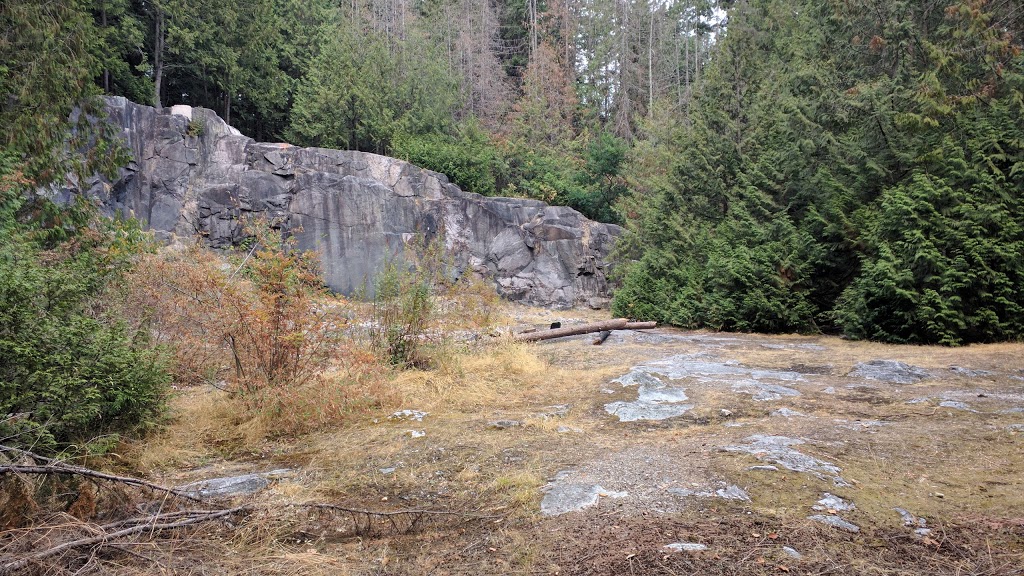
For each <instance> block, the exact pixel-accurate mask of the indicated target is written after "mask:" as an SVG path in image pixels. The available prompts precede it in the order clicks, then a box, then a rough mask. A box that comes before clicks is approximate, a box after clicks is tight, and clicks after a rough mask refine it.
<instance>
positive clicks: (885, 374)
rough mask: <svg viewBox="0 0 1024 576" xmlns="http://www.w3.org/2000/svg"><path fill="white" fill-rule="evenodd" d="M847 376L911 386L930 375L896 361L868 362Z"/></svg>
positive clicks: (858, 365)
mask: <svg viewBox="0 0 1024 576" xmlns="http://www.w3.org/2000/svg"><path fill="white" fill-rule="evenodd" d="M847 376H859V377H861V378H866V379H868V380H880V381H882V382H892V383H894V384H913V383H914V382H918V381H920V380H924V379H925V378H928V377H930V376H931V373H930V372H928V371H927V370H925V369H924V368H918V367H917V366H911V365H910V364H907V363H904V362H899V361H897V360H868V361H867V362H861V363H860V364H857V365H856V366H854V367H853V370H852V371H851V372H850V373H849V374H847Z"/></svg>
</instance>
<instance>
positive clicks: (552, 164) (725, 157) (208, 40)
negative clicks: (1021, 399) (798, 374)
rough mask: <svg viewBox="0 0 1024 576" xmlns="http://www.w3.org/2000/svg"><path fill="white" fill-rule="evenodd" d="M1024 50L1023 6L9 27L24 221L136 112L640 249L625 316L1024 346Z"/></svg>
mask: <svg viewBox="0 0 1024 576" xmlns="http://www.w3.org/2000/svg"><path fill="white" fill-rule="evenodd" d="M1022 36H1024V7H1022V5H1021V4H1020V3H1019V2H1016V1H1013V0H942V1H941V2H940V1H936V0H827V1H812V0H722V1H718V2H716V1H713V0H679V1H676V2H658V1H654V0H421V1H414V2H409V1H407V0H346V1H344V2H339V1H338V0H51V1H48V2H44V3H40V2H37V1H35V0H7V1H5V2H4V3H3V5H2V7H0V93H2V95H3V97H4V99H3V101H2V102H0V124H2V125H3V126H4V127H5V130H4V133H3V135H2V140H0V141H2V143H3V145H4V149H3V152H2V154H0V173H2V174H4V180H3V182H4V184H3V186H2V187H0V192H2V193H3V195H4V205H3V210H2V211H0V220H2V221H4V222H8V223H11V222H21V223H24V222H25V221H26V218H29V216H25V214H27V213H32V214H34V215H35V216H33V217H36V218H44V217H46V214H45V213H46V210H41V209H38V206H36V207H35V208H32V206H34V205H33V204H32V203H31V202H27V201H26V200H25V199H24V198H23V196H22V195H20V193H19V192H17V190H18V189H19V187H20V188H21V189H23V188H24V187H26V186H28V185H38V184H43V183H45V182H47V181H49V180H52V179H54V178H55V177H56V175H63V174H67V173H76V172H77V173H84V172H88V171H90V170H95V169H97V167H103V166H110V165H112V164H115V163H116V162H117V161H118V158H117V154H118V150H117V149H116V147H115V146H112V145H110V144H109V143H108V142H107V140H106V139H105V138H104V137H103V134H102V127H100V126H97V125H90V124H89V122H88V120H87V116H86V115H75V116H72V115H71V112H72V109H73V108H74V107H75V106H76V105H82V106H85V107H86V109H88V107H89V105H90V104H89V102H88V100H87V97H88V96H91V95H96V94H102V93H105V94H115V95H123V96H126V97H128V98H130V99H132V100H135V101H138V102H145V103H152V104H153V105H156V106H161V105H163V106H169V105H171V104H179V103H184V104H191V105H196V106H204V107H208V108H212V109H213V110H215V111H217V112H218V113H219V114H220V115H221V116H223V117H224V118H225V119H226V120H228V121H229V122H230V123H231V124H233V125H234V126H236V127H238V128H239V129H240V130H241V131H242V132H243V133H245V134H247V135H249V136H252V137H254V138H257V139H259V140H282V141H288V142H291V143H294V144H298V145H306V146H323V147H334V148H348V149H359V150H364V151H370V152H377V153H381V154H388V155H392V156H396V157H400V158H404V159H407V160H410V161H412V162H414V163H416V164H418V165H421V166H424V167H427V168H430V169H433V170H436V171H439V172H443V173H445V174H447V175H448V176H449V177H450V178H451V179H452V180H453V181H454V182H455V183H457V184H459V185H460V186H461V187H463V188H464V189H467V190H470V191H473V192H478V193H481V194H485V195H508V196H527V197H531V198H538V199H542V200H545V201H548V202H552V203H559V204H566V205H570V206H573V207H575V208H577V209H579V210H580V211H582V212H583V213H585V214H586V215H588V216H590V217H592V218H596V219H599V220H603V221H610V222H616V223H620V224H622V225H624V226H625V228H626V236H625V238H624V240H623V242H621V246H620V250H619V252H620V254H619V256H620V265H619V267H618V270H619V273H620V276H621V288H620V289H619V291H618V292H617V294H616V297H615V300H614V303H613V309H614V312H615V313H616V314H620V315H624V316H630V317H635V318H640V319H654V320H659V321H662V322H667V323H671V324H674V325H678V326H684V327H707V328H712V329H725V330H751V331H814V330H824V331H841V332H843V333H845V334H846V335H848V336H850V337H853V338H865V339H875V340H882V341H888V342H911V343H942V344H951V345H955V344H963V343H969V342H984V341H997V340H1007V339H1019V338H1021V336H1022V335H1024V290H1022V287H1024V56H1022V49H1021V43H1022ZM69 118H72V119H73V120H74V122H69V121H68V119H69ZM71 124H77V125H76V126H74V128H75V129H74V130H72V126H71ZM70 134H74V138H73V139H72V141H71V146H70V149H71V150H82V151H87V153H85V154H76V155H72V154H68V153H67V150H69V147H68V146H67V144H66V143H67V142H68V138H69V135H70ZM21 225H22V224H19V226H21ZM40 225H41V224H37V226H40ZM7 228H8V229H11V225H8V226H7ZM53 228H54V227H53V226H50V229H53ZM58 228H59V227H58ZM7 233H8V234H13V232H7Z"/></svg>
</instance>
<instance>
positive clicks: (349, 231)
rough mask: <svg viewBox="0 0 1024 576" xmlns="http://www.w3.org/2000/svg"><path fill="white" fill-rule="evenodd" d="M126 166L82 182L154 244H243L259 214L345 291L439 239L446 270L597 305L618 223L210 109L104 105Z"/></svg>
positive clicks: (530, 293) (549, 302)
mask: <svg viewBox="0 0 1024 576" xmlns="http://www.w3.org/2000/svg"><path fill="white" fill-rule="evenodd" d="M107 107H108V109H109V111H110V121H111V122H113V123H114V125H115V126H118V127H120V128H121V135H122V138H123V140H124V142H125V144H126V145H127V147H128V149H129V151H130V152H131V154H132V158H133V160H132V161H131V162H129V164H128V165H127V166H125V167H123V168H121V170H120V172H119V174H118V176H117V177H116V178H114V180H113V181H106V180H104V179H102V178H99V177H95V178H93V179H92V180H90V181H88V182H86V183H84V185H82V186H81V189H75V190H71V192H85V193H87V194H90V195H92V196H94V197H97V198H98V199H100V201H101V202H102V203H103V205H104V206H105V207H106V209H107V210H108V211H109V212H110V213H119V214H123V215H126V216H134V217H136V218H138V219H139V220H140V221H141V222H142V224H143V225H144V226H146V227H147V228H148V229H150V230H153V231H154V232H155V233H156V235H157V236H158V237H159V238H161V239H163V240H165V241H173V240H175V239H178V238H188V237H193V236H195V235H200V236H202V237H203V239H204V241H205V242H206V243H207V244H208V245H209V246H210V247H212V248H218V249H224V248H230V247H232V246H237V245H238V244H240V243H241V242H242V241H243V240H245V230H244V220H245V219H246V218H247V217H249V216H253V215H264V216H266V217H267V218H269V219H270V220H271V222H272V223H273V225H274V226H278V227H280V228H281V229H282V230H284V231H285V232H287V233H289V234H291V235H292V236H294V238H295V239H296V241H297V242H298V247H299V248H300V249H304V250H314V251H316V252H318V253H319V254H320V258H321V263H322V270H323V274H324V280H325V281H326V283H327V285H328V286H330V287H331V288H332V289H333V290H335V291H337V292H341V293H344V294H352V293H354V292H357V291H359V290H361V289H363V288H364V287H366V286H365V285H366V283H367V281H368V280H372V279H373V278H374V277H375V275H376V274H377V272H378V271H379V270H380V268H381V266H382V265H383V264H384V263H385V262H386V261H388V260H389V259H393V258H399V257H402V255H403V254H404V253H405V251H406V248H407V246H408V244H409V243H410V242H412V241H414V240H416V241H418V242H421V241H423V240H426V241H433V240H435V239H436V240H438V241H441V242H443V243H444V246H445V249H446V253H447V257H448V258H449V260H450V262H451V267H450V270H449V272H450V275H451V276H452V277H454V278H457V277H461V276H462V275H465V274H474V275H479V276H482V277H486V278H489V279H491V280H492V281H493V282H494V284H495V286H496V288H497V289H498V291H499V293H501V294H502V295H503V296H505V297H506V298H508V299H510V300H515V301H520V302H524V303H529V304H536V305H542V306H555V307H570V306H574V305H579V304H590V305H593V306H597V305H602V304H606V303H607V299H608V297H609V296H610V288H609V284H608V278H607V274H608V272H609V262H608V255H609V252H610V251H611V248H612V244H613V243H614V241H615V239H616V238H617V237H618V236H619V235H620V233H621V229H620V228H619V227H618V226H615V225H611V224H602V223H598V222H593V221H590V220H588V219H587V218H585V217H584V216H583V215H582V214H580V213H579V212H577V211H575V210H573V209H571V208H567V207H561V206H549V205H547V204H545V203H543V202H539V201H536V200H529V199H513V198H488V197H484V196H480V195H478V194H473V193H470V192H465V191H463V190H460V189H459V188H458V187H457V186H455V185H454V184H451V183H450V182H449V181H448V179H447V177H445V176H444V175H443V174H438V173H436V172H431V171H428V170H423V169H421V168H418V167H416V166H413V165H412V164H409V163H408V162H404V161H402V160H398V159H395V158H388V157H386V156H379V155H376V154H369V153H364V152H356V151H342V150H329V149H324V148H299V147H296V146H291V145H288V144H274V143H261V142H256V141H254V140H253V139H251V138H248V137H245V136H243V135H241V134H240V133H239V132H238V131H237V130H235V129H234V128H232V127H231V126H229V125H227V124H226V123H225V122H224V121H223V120H221V119H220V118H219V117H218V116H217V115H216V114H214V113H213V111H211V110H206V109H202V108H196V109H191V108H189V107H187V106H177V107H174V112H176V113H174V114H172V113H171V109H170V108H168V109H164V110H156V109H154V108H151V107H149V106H142V105H139V104H135V103H133V102H130V101H127V100H125V99H124V98H116V97H111V98H108V99H107Z"/></svg>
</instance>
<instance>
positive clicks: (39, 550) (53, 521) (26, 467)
mask: <svg viewBox="0 0 1024 576" xmlns="http://www.w3.org/2000/svg"><path fill="white" fill-rule="evenodd" d="M47 480H53V482H51V483H50V485H49V486H48V487H46V489H42V488H44V486H45V485H46V482H47ZM100 491H104V492H108V493H110V492H118V491H120V493H121V495H122V496H123V497H122V498H120V499H119V501H118V502H117V503H116V504H113V503H112V501H113V500H114V499H112V498H109V497H108V498H106V500H104V501H103V504H105V505H101V506H97V505H96V503H97V501H98V499H97V497H96V494H97V493H99V492H100ZM58 492H60V494H59V496H60V497H54V494H55V493H58ZM43 494H48V495H49V496H46V497H45V498H46V499H47V501H46V502H45V503H44V504H43V505H40V504H39V503H38V502H37V501H36V500H37V499H43V498H44V496H42V495H43ZM83 500H85V501H87V502H88V504H89V505H88V506H84V507H83V506H81V505H80V504H81V503H82V501H83ZM26 503H27V505H26ZM0 508H5V509H6V510H5V513H2V514H0V576H6V575H8V574H17V573H23V572H24V573H29V572H38V573H60V572H62V571H67V572H76V571H82V568H83V567H87V566H90V565H91V564H95V561H96V558H98V557H105V558H106V557H111V556H117V555H122V556H133V557H136V559H137V560H142V561H143V562H145V561H146V560H147V558H146V557H145V556H144V555H141V554H139V553H138V552H136V551H134V550H133V549H132V548H133V547H134V548H135V549H137V545H139V544H142V543H149V544H152V543H154V542H157V541H159V540H161V539H164V540H167V541H180V540H181V539H182V538H183V531H186V530H194V529H195V528H197V527H198V526H200V525H206V526H211V525H216V526H219V527H220V528H224V529H233V528H236V527H238V526H240V525H242V524H243V523H244V522H245V521H246V519H247V518H249V517H253V518H256V520H255V521H256V522H260V523H266V522H267V521H268V520H273V521H274V522H276V523H279V524H282V525H288V526H289V529H290V530H295V529H296V528H297V526H299V525H304V527H305V528H309V527H310V524H314V525H316V526H317V527H326V526H327V525H330V526H331V527H332V528H331V532H332V533H333V534H336V535H337V534H351V535H353V536H375V535H381V534H385V533H391V534H404V533H409V532H413V531H416V530H418V529H419V528H422V527H423V525H424V524H426V522H424V520H425V519H435V520H439V519H455V520H457V521H460V522H465V521H471V520H478V519H493V518H496V517H495V516H483V515H476V514H463V513H459V512H450V511H441V510H424V509H409V510H391V511H382V510H366V509H362V508H355V507H346V506H341V505H338V504H326V503H298V504H296V503H281V502H276V503H274V504H263V505H257V504H256V503H254V502H247V503H244V504H232V503H230V502H224V501H215V500H208V499H203V498H198V497H196V496H195V495H193V494H190V493H188V492H185V491H182V490H179V489H175V488H168V487H165V486H160V485H158V484H155V483H152V482H148V481H146V480H141V479H139V478H132V477H127V476H117V475H113V474H108V473H105V472H100V471H97V470H93V469H91V468H86V467H83V466H75V465H71V464H68V463H66V462H62V461H59V460H54V459H51V458H46V457H43V456H40V455H38V454H34V453H32V452H28V451H25V450H20V449H17V448H12V447H9V446H3V445H0ZM76 508H78V509H76ZM14 511H20V513H14ZM296 513H298V514H297V515H296ZM342 526H345V527H342ZM83 572H84V571H83Z"/></svg>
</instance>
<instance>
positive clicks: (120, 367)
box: [0, 229, 169, 452]
mask: <svg viewBox="0 0 1024 576" xmlns="http://www.w3.org/2000/svg"><path fill="white" fill-rule="evenodd" d="M129 235H130V234H129ZM117 236H118V234H117V233H116V231H111V230H106V231H104V230H96V229H87V230H84V231H79V232H77V233H75V234H73V235H72V237H71V238H70V239H69V240H67V241H65V242H62V243H60V244H58V245H57V246H56V247H54V248H52V249H43V248H41V247H40V246H39V245H38V244H37V243H34V242H32V241H30V240H29V239H28V238H29V235H28V234H26V233H21V232H18V231H14V230H11V229H8V230H5V231H0V438H2V439H3V442H4V443H5V444H13V445H15V446H26V447H32V448H33V449H34V450H36V451H43V452H56V451H60V450H67V449H70V450H72V451H80V450H83V449H85V448H90V449H92V448H94V447H95V446H98V445H106V446H108V447H109V446H111V445H112V442H111V438H112V437H117V436H119V435H122V434H132V433H137V432H140V431H142V430H144V429H145V428H147V427H148V426H149V425H151V424H153V423H154V422H155V420H156V418H157V417H158V416H159V414H160V412H161V409H162V407H163V399H164V391H165V388H166V385H167V383H168V380H169V377H168V373H167V370H166V366H165V361H164V357H163V356H162V355H161V354H160V353H159V352H158V351H157V350H156V349H155V348H154V347H153V346H151V343H150V341H149V336H148V333H147V332H145V331H142V330H132V329H131V328H129V327H128V326H127V325H126V324H125V323H124V322H123V321H121V320H119V319H117V318H112V317H110V316H108V315H107V314H105V312H104V306H103V302H102V294H103V291H104V289H105V288H107V286H108V285H109V284H110V283H111V282H112V281H113V280H114V279H115V278H117V277H119V275H120V273H121V271H122V270H123V269H124V267H125V266H126V262H127V256H128V255H130V253H131V250H132V248H131V247H130V246H126V245H119V244H118V242H116V241H113V240H112V239H113V238H117ZM124 237H125V235H121V238H124ZM90 445H92V446H90Z"/></svg>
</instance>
